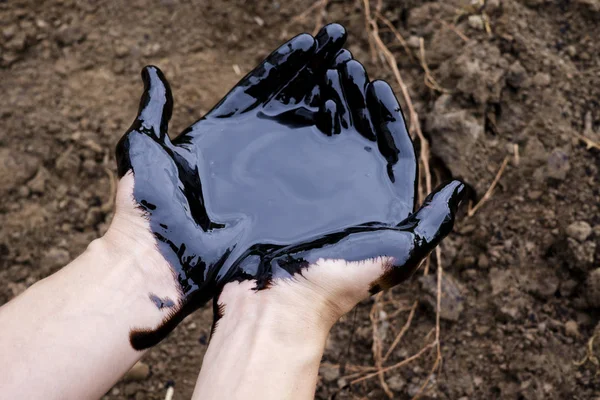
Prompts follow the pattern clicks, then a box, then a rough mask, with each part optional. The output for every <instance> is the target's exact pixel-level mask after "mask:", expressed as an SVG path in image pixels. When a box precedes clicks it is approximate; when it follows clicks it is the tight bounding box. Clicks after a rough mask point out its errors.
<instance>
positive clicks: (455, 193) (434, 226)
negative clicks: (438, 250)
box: [397, 180, 466, 254]
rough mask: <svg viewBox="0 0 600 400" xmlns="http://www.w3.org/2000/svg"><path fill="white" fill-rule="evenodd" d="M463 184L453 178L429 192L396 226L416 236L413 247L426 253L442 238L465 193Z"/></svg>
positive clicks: (447, 230) (448, 230) (449, 228)
mask: <svg viewBox="0 0 600 400" xmlns="http://www.w3.org/2000/svg"><path fill="white" fill-rule="evenodd" d="M465 192H466V190H465V185H464V183H462V182H461V181H458V180H454V181H452V182H450V183H448V184H446V185H445V186H442V187H440V188H438V189H436V190H434V191H433V192H432V193H430V194H429V195H428V196H427V198H426V199H425V201H424V202H423V205H422V206H421V208H419V210H418V211H417V212H415V213H414V214H412V215H410V216H409V217H408V218H407V219H406V220H405V221H403V222H401V223H400V224H398V226H397V228H398V229H401V230H407V231H411V232H413V233H414V234H415V236H416V237H417V238H418V240H417V242H416V243H415V249H420V250H419V251H422V252H424V253H426V254H429V252H430V251H431V250H433V248H434V247H435V246H437V244H438V243H439V242H440V240H442V239H443V238H444V237H445V236H446V235H447V234H448V233H450V231H451V230H452V226H453V225H454V215H455V214H456V210H457V209H458V205H459V204H460V202H461V200H462V198H463V197H464V195H465Z"/></svg>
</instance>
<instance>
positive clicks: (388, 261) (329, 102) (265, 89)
mask: <svg viewBox="0 0 600 400" xmlns="http://www.w3.org/2000/svg"><path fill="white" fill-rule="evenodd" d="M345 40H346V32H345V30H344V28H343V27H342V26H340V25H337V24H331V25H327V26H325V27H324V28H323V29H322V30H321V31H320V32H319V33H318V34H317V35H316V37H314V38H313V37H312V36H311V35H308V34H302V35H299V36H296V37H295V38H293V39H291V40H290V41H288V42H287V43H285V44H283V45H282V46H281V47H280V48H279V49H277V50H276V51H274V52H273V53H272V54H271V55H269V56H268V57H267V58H266V59H265V60H264V61H263V62H262V63H261V64H260V65H259V66H258V67H256V68H255V69H254V70H253V71H252V72H250V73H249V74H248V75H247V76H245V77H244V78H243V79H242V80H241V81H240V82H239V83H238V84H237V85H236V86H235V87H234V88H233V89H232V90H231V91H230V92H229V93H228V94H227V95H226V96H225V97H224V98H223V99H222V100H221V101H220V102H219V103H218V104H217V105H216V106H215V107H214V108H213V109H212V110H211V111H210V112H209V113H208V114H206V115H205V116H204V117H202V119H200V120H199V121H198V122H196V123H194V124H193V125H192V126H191V127H189V128H188V129H186V130H185V131H184V132H183V133H181V134H180V135H179V136H177V137H176V138H175V139H170V137H169V135H168V133H167V131H168V122H169V119H170V117H171V113H172V108H173V99H172V95H171V90H170V88H169V85H168V83H167V81H166V79H165V77H164V75H163V74H162V72H161V71H160V70H159V69H158V68H156V67H154V66H149V67H146V68H145V69H144V70H143V72H142V77H143V81H144V93H143V95H142V98H141V102H140V108H139V112H138V115H137V118H136V120H135V121H134V123H133V125H132V126H131V128H130V129H129V130H128V132H127V133H126V134H125V135H124V136H123V138H122V139H121V141H120V142H119V144H118V146H117V162H118V171H119V176H120V182H119V186H118V193H117V209H116V213H115V217H114V219H113V222H112V224H111V227H110V229H109V230H108V232H107V234H106V238H107V239H108V240H110V241H112V242H113V243H114V244H115V245H116V246H117V247H119V246H120V248H121V249H122V251H123V252H127V251H135V252H137V253H136V254H139V257H141V258H142V262H141V265H142V268H143V269H144V273H145V274H146V275H147V278H148V281H150V282H154V287H155V288H156V290H153V292H150V293H148V301H152V302H154V304H155V305H156V307H157V308H158V309H159V310H162V311H163V312H164V320H163V322H162V323H161V324H160V325H159V326H148V327H134V328H133V329H132V331H131V335H130V341H131V344H132V346H133V347H134V348H136V349H143V348H147V347H150V346H152V345H154V344H156V343H158V342H159V341H160V340H162V339H163V338H164V337H165V336H166V335H167V334H168V333H169V332H170V331H171V330H172V329H174V328H175V326H176V325H177V324H178V323H179V322H181V321H182V320H183V318H185V317H186V316H187V315H189V314H190V313H191V312H193V311H194V310H196V309H197V308H199V307H201V306H203V305H204V304H206V303H207V302H208V301H210V300H213V301H214V310H215V324H216V323H217V322H218V319H219V318H221V317H222V316H223V315H227V314H228V313H234V314H235V308H236V307H243V306H244V304H247V303H253V304H258V307H259V308H260V307H264V308H265V309H273V308H276V309H278V310H279V312H280V313H281V314H282V315H283V314H285V315H288V316H292V318H294V316H297V318H298V319H299V320H319V321H320V322H319V323H322V324H323V325H324V326H331V325H332V324H333V323H334V322H335V321H336V320H337V319H338V318H339V317H340V316H342V315H343V314H344V313H346V312H348V311H349V310H350V309H352V307H354V306H355V305H356V304H357V303H358V302H359V301H361V300H362V299H364V298H366V297H367V296H369V295H370V294H373V293H376V292H378V291H380V290H384V289H387V288H390V287H392V286H394V285H396V284H398V283H399V282H401V281H403V280H404V279H406V278H407V277H409V276H410V275H411V274H412V273H413V272H414V271H415V269H416V268H418V266H419V264H420V262H421V261H422V260H423V259H424V258H425V257H426V256H427V255H428V254H429V253H430V252H431V250H432V249H433V248H434V247H435V246H436V245H437V244H438V243H439V242H440V240H441V239H442V238H443V237H445V236H446V235H447V234H448V233H449V232H450V231H451V230H452V225H453V222H454V214H455V212H456V210H457V207H458V204H459V203H460V200H461V198H462V195H463V193H464V185H463V184H462V183H461V182H459V181H452V182H450V183H449V184H447V185H445V186H442V187H440V188H439V189H437V190H436V191H435V192H433V193H431V194H430V195H429V196H428V197H427V198H426V199H425V201H424V203H423V204H422V205H421V207H420V208H419V209H418V210H417V211H415V205H416V204H415V201H416V197H415V192H416V185H417V176H418V171H417V166H418V164H417V159H416V156H415V150H414V147H413V144H412V142H411V140H410V137H409V135H408V132H407V129H406V124H405V121H404V118H403V115H402V112H401V110H400V106H399V104H398V101H397V100H396V98H395V96H394V93H393V92H392V89H391V88H390V86H389V85H388V84H387V83H385V82H383V81H370V80H369V78H368V76H367V73H366V71H365V69H364V68H363V66H362V65H361V64H360V63H359V62H358V61H356V60H354V59H353V58H352V55H351V54H350V52H348V51H347V50H345V49H343V45H344V43H345ZM134 249H137V250H134ZM139 249H143V250H139ZM215 326H216V325H213V329H214V328H215ZM216 329H217V330H218V326H216Z"/></svg>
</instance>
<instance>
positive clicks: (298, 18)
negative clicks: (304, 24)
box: [290, 0, 325, 22]
mask: <svg viewBox="0 0 600 400" xmlns="http://www.w3.org/2000/svg"><path fill="white" fill-rule="evenodd" d="M324 1H325V0H317V1H315V2H314V3H313V4H311V6H310V7H308V8H307V9H306V10H304V11H303V12H302V13H300V14H298V15H296V16H295V17H294V18H292V19H291V21H290V22H300V21H304V19H306V17H307V16H308V15H309V14H310V13H311V12H313V11H314V9H315V8H317V7H319V6H320V5H321V3H323V2H324Z"/></svg>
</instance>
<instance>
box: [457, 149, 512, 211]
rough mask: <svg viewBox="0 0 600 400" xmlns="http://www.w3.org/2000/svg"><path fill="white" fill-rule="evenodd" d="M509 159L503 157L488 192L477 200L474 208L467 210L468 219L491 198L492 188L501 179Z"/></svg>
mask: <svg viewBox="0 0 600 400" xmlns="http://www.w3.org/2000/svg"><path fill="white" fill-rule="evenodd" d="M509 158H510V156H506V157H504V161H502V165H501V166H500V169H499V170H498V172H497V173H496V177H495V178H494V180H493V181H492V184H491V185H490V187H489V188H488V190H487V191H486V192H485V194H484V195H483V197H482V198H481V200H479V202H478V203H477V204H475V206H474V207H470V208H469V210H468V211H467V216H468V217H472V216H473V215H475V213H476V212H477V210H479V209H480V208H481V206H483V205H484V204H485V202H486V201H488V200H489V199H490V197H492V194H493V192H494V188H495V187H496V185H497V184H498V181H499V180H500V178H501V177H502V173H503V172H504V169H505V168H506V165H507V164H508V160H509Z"/></svg>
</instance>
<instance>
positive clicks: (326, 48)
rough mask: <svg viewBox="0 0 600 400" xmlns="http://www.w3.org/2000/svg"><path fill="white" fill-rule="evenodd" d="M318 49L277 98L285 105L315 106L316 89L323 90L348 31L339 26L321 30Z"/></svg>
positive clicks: (329, 26) (316, 38)
mask: <svg viewBox="0 0 600 400" xmlns="http://www.w3.org/2000/svg"><path fill="white" fill-rule="evenodd" d="M315 42H316V49H315V52H314V55H313V56H312V58H311V60H310V62H309V63H308V64H307V65H306V68H304V69H303V70H302V71H300V73H298V74H297V75H296V77H295V78H294V79H292V80H291V81H290V82H286V85H285V87H284V88H283V89H282V90H281V92H280V93H279V94H278V95H277V96H276V99H277V100H278V102H280V103H283V104H290V103H291V104H299V103H300V102H302V101H304V102H305V103H306V104H309V105H312V106H314V105H315V104H314V99H315V95H314V93H313V91H314V89H315V88H316V90H321V89H322V88H320V87H319V84H320V83H322V82H323V75H324V74H325V71H326V70H327V68H329V66H330V65H331V64H332V62H333V60H334V58H335V57H336V55H337V54H338V53H339V51H340V50H341V49H342V47H343V46H344V43H345V42H346V30H345V29H344V27H343V26H341V25H339V24H329V25H326V26H324V27H323V28H321V30H320V31H319V33H317V35H316V36H315Z"/></svg>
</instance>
